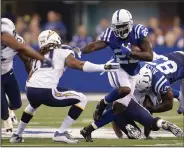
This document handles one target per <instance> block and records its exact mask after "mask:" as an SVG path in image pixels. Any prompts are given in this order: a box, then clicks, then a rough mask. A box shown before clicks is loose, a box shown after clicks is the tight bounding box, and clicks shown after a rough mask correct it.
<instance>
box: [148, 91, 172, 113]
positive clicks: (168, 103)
mask: <svg viewBox="0 0 184 148" xmlns="http://www.w3.org/2000/svg"><path fill="white" fill-rule="evenodd" d="M161 99H162V103H160V104H157V105H156V106H153V107H152V108H151V110H150V111H151V112H152V113H160V112H166V111H169V110H171V109H172V108H173V99H174V97H173V92H172V89H169V90H168V91H167V93H165V94H164V95H161Z"/></svg>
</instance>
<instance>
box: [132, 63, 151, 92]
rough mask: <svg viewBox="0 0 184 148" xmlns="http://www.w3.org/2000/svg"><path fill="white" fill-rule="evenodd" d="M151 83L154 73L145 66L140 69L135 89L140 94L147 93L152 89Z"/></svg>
mask: <svg viewBox="0 0 184 148" xmlns="http://www.w3.org/2000/svg"><path fill="white" fill-rule="evenodd" d="M151 83H152V72H151V70H150V69H148V68H146V67H145V66H144V67H142V68H141V69H140V71H139V74H138V75H137V77H136V86H135V88H136V89H137V90H138V92H139V93H145V92H147V91H148V90H149V89H150V87H151Z"/></svg>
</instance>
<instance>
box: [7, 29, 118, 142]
mask: <svg viewBox="0 0 184 148" xmlns="http://www.w3.org/2000/svg"><path fill="white" fill-rule="evenodd" d="M38 43H39V47H40V49H39V53H40V54H42V55H43V56H44V57H47V58H48V57H50V58H51V59H52V60H53V64H54V68H53V67H51V66H48V65H45V64H44V63H42V62H41V61H39V60H36V61H34V62H33V66H32V71H31V72H30V74H29V77H28V80H27V83H26V95H27V98H28V100H29V105H28V106H27V107H26V108H25V110H24V112H23V114H22V117H21V121H20V123H19V126H18V130H17V132H16V133H15V134H13V136H12V137H11V139H10V142H12V143H17V142H23V138H22V133H23V131H24V129H25V128H26V126H27V124H28V123H29V122H30V120H31V119H32V117H33V115H34V113H35V111H36V110H37V109H38V108H39V107H40V106H41V105H42V104H44V105H47V106H51V107H66V106H71V108H70V109H69V112H68V115H67V116H66V118H65V119H64V121H63V123H62V125H61V127H60V128H59V129H58V130H57V131H56V132H55V134H54V136H53V140H54V141H57V142H65V143H78V140H75V139H72V138H71V137H70V135H69V134H68V132H67V129H68V128H69V127H70V126H71V125H72V124H73V123H74V122H75V121H76V120H77V118H78V117H79V116H80V114H81V113H82V111H83V110H84V108H85V106H86V104H87V98H86V96H85V95H84V94H82V93H80V92H76V91H74V90H70V89H66V88H63V87H57V85H58V83H59V79H60V77H62V75H63V73H64V71H65V69H66V67H67V66H68V67H70V68H73V69H78V70H82V71H84V72H100V71H111V70H116V69H119V64H117V63H112V64H93V63H91V62H88V61H79V60H77V59H76V58H75V57H74V53H73V51H72V48H71V47H70V46H67V45H62V41H61V38H60V37H59V35H58V34H57V33H56V32H54V31H51V30H46V31H43V32H41V33H40V35H39V37H38Z"/></svg>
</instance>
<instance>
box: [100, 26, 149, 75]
mask: <svg viewBox="0 0 184 148" xmlns="http://www.w3.org/2000/svg"><path fill="white" fill-rule="evenodd" d="M147 35H148V29H147V28H146V27H144V26H143V25H141V24H138V25H133V28H132V31H131V32H130V33H129V35H128V37H127V39H126V40H123V39H121V38H118V37H116V35H115V34H114V32H113V31H112V29H111V28H108V29H107V30H106V31H105V32H104V33H103V34H102V35H101V37H100V40H102V41H105V42H106V43H107V44H108V46H110V47H111V49H112V50H113V53H114V59H115V62H118V63H120V66H121V67H122V68H123V69H124V70H125V71H126V72H127V73H128V74H129V75H136V74H137V73H138V72H139V70H140V63H139V61H138V60H134V59H132V58H130V57H127V56H126V55H124V54H123V53H122V51H121V47H122V46H124V47H128V48H129V49H130V50H131V46H132V45H135V46H139V44H140V42H141V40H142V39H143V38H144V37H146V36H147Z"/></svg>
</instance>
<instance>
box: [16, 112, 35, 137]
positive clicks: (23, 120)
mask: <svg viewBox="0 0 184 148" xmlns="http://www.w3.org/2000/svg"><path fill="white" fill-rule="evenodd" d="M32 117H33V115H30V114H28V113H26V112H23V114H22V117H21V121H20V123H19V125H18V129H17V133H16V134H17V135H19V136H21V135H22V133H23V131H24V130H25V128H26V126H27V124H28V123H29V121H30V120H31V119H32Z"/></svg>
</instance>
